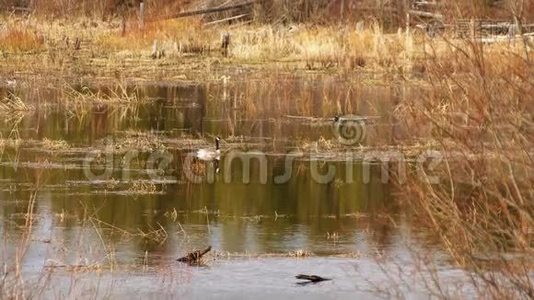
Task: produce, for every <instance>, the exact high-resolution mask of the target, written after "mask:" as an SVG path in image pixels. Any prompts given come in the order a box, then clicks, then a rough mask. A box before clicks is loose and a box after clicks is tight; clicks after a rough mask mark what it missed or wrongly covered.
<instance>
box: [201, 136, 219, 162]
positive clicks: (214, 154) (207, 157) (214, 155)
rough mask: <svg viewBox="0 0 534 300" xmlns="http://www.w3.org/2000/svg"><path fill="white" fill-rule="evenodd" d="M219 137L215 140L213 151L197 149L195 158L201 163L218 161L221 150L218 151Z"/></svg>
mask: <svg viewBox="0 0 534 300" xmlns="http://www.w3.org/2000/svg"><path fill="white" fill-rule="evenodd" d="M220 141H221V138H220V137H216V138H215V150H211V149H199V150H197V153H196V158H198V159H199V160H203V161H213V160H216V161H217V160H219V159H220V158H221V149H220Z"/></svg>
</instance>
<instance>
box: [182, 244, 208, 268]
mask: <svg viewBox="0 0 534 300" xmlns="http://www.w3.org/2000/svg"><path fill="white" fill-rule="evenodd" d="M210 251H211V246H209V247H208V248H206V249H204V250H196V251H194V252H191V253H189V254H187V255H186V256H184V257H180V258H178V259H177V261H179V262H183V263H187V264H190V265H193V264H199V263H200V261H201V258H202V256H204V255H205V254H206V253H208V252H210Z"/></svg>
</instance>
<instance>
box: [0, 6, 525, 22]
mask: <svg viewBox="0 0 534 300" xmlns="http://www.w3.org/2000/svg"><path fill="white" fill-rule="evenodd" d="M246 1H247V0H233V1H232V0H145V5H146V7H147V12H148V13H149V14H150V15H151V16H152V17H155V18H157V17H164V16H172V15H173V14H176V13H178V12H180V11H182V10H184V9H186V8H206V7H217V6H221V5H230V4H239V3H243V2H246ZM139 2H140V1H139V0H0V8H1V9H2V11H3V12H8V13H10V12H13V11H15V10H14V9H15V8H19V10H18V11H21V10H20V8H23V9H28V11H31V12H33V13H34V14H36V15H39V16H45V17H54V18H57V17H77V16H80V15H84V16H88V17H97V18H103V19H108V18H112V17H114V16H116V15H118V14H123V13H130V14H133V13H135V9H134V8H136V7H138V5H139ZM410 2H411V1H409V0H389V1H388V0H260V1H257V4H256V5H255V7H254V16H255V18H256V19H257V20H258V21H264V22H273V21H275V22H276V21H287V22H305V21H312V22H319V23H321V22H331V21H339V20H341V19H344V20H354V19H361V18H362V17H367V18H375V19H377V20H379V21H381V22H382V23H383V24H384V25H388V24H391V25H396V24H399V23H400V24H402V22H404V21H403V20H404V16H405V11H406V9H407V7H406V6H408V5H407V3H410ZM442 3H443V5H444V6H445V7H444V8H443V9H442V10H443V11H445V12H446V14H447V15H448V16H454V17H455V18H463V17H479V18H509V17H511V16H512V15H513V11H514V10H515V11H516V14H518V15H520V16H521V17H522V18H523V19H525V20H532V17H533V16H534V1H521V0H473V1H464V0H450V1H442Z"/></svg>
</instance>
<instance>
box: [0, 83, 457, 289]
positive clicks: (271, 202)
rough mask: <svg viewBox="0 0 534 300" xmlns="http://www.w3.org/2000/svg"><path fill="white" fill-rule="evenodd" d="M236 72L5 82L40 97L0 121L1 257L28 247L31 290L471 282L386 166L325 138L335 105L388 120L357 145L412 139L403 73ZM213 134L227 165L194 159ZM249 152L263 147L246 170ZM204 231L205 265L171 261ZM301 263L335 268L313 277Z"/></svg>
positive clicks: (25, 266) (195, 244) (27, 96)
mask: <svg viewBox="0 0 534 300" xmlns="http://www.w3.org/2000/svg"><path fill="white" fill-rule="evenodd" d="M232 76H233V77H229V78H224V77H223V78H217V79H216V80H212V81H210V80H204V81H200V82H165V83H158V84H147V83H137V84H136V83H132V82H130V83H127V84H124V85H118V84H111V85H109V84H108V85H102V84H98V83H84V82H76V83H74V84H72V85H71V86H70V87H57V86H55V85H43V84H37V83H32V82H23V83H20V84H19V86H17V87H3V88H0V98H3V99H11V100H9V101H15V102H16V101H17V99H19V98H20V99H21V100H22V101H23V102H25V103H27V104H28V105H29V106H31V107H30V109H29V110H27V111H18V112H10V113H6V114H4V122H3V123H2V124H1V128H0V133H1V136H2V145H1V148H0V149H1V155H2V159H1V161H0V174H1V177H0V216H1V221H0V227H1V231H2V235H3V239H4V244H3V247H1V249H0V254H1V255H0V258H1V260H2V263H3V264H4V265H5V266H6V268H5V270H4V272H7V273H8V274H9V272H10V271H8V270H11V269H10V268H12V267H13V262H14V260H15V258H16V257H21V262H20V265H21V270H22V273H23V274H24V276H25V284H28V285H29V286H35V288H32V289H31V293H32V295H33V296H45V297H60V298H75V297H91V296H96V298H105V297H113V298H127V297H128V298H132V297H133V298H136V299H137V298H146V297H163V298H176V297H178V298H181V297H183V298H201V299H205V298H228V299H235V298H247V296H251V295H255V296H256V297H258V298H262V299H268V298H269V299H270V298H273V297H283V298H290V297H297V296H298V297H307V298H312V299H314V298H336V299H338V298H354V297H358V296H360V297H361V296H365V297H377V298H380V297H389V296H400V295H404V296H409V297H422V298H426V297H427V296H429V295H430V294H429V293H430V292H434V291H433V290H432V289H431V288H430V289H429V288H428V287H426V286H425V283H427V282H431V281H432V280H431V279H432V278H433V277H432V276H437V277H438V278H439V281H440V282H443V283H444V284H445V286H447V287H449V286H450V287H451V291H457V289H458V288H459V286H458V285H459V284H460V283H462V282H463V281H465V276H466V275H465V274H464V272H463V271H461V270H457V269H455V268H454V267H452V266H451V265H450V264H449V262H448V259H447V257H446V256H445V255H444V254H443V253H442V251H440V249H439V248H438V247H437V245H436V244H435V243H434V241H433V238H432V232H425V231H423V230H422V229H420V228H419V226H418V224H417V220H413V219H412V218H411V217H410V216H409V214H408V213H407V212H405V211H404V210H403V209H402V207H399V206H398V205H397V204H396V201H395V195H396V193H397V192H398V191H395V190H394V188H393V187H392V186H391V185H390V184H388V182H387V181H383V178H382V175H383V174H382V173H381V168H380V166H379V165H373V164H371V165H370V166H369V165H366V164H364V163H363V162H362V161H361V160H357V159H355V160H350V161H349V162H346V161H342V160H339V159H337V156H335V155H334V156H332V155H331V154H332V153H330V152H329V151H326V150H325V149H332V148H336V149H338V148H337V147H338V145H336V144H337V140H336V137H335V132H333V129H332V127H333V121H332V120H333V116H335V115H336V112H338V111H345V112H350V113H352V114H357V115H367V116H374V117H376V118H375V119H374V120H375V121H374V122H373V123H372V125H369V126H366V127H365V129H364V130H365V132H364V134H362V136H361V137H360V138H359V140H358V141H357V144H353V145H351V146H349V147H344V148H343V151H344V152H343V153H347V152H354V151H358V150H357V149H358V147H359V145H360V144H362V145H391V144H394V143H395V141H396V139H399V138H408V137H409V135H408V134H406V133H404V132H402V130H401V129H400V128H398V126H397V125H396V122H395V119H394V116H393V113H392V112H393V109H394V108H395V104H396V103H398V102H399V101H400V99H401V98H402V97H404V95H405V94H406V93H408V91H407V90H406V89H405V88H403V87H384V86H378V85H365V84H360V83H355V82H352V81H350V80H347V79H343V78H338V77H336V76H330V75H328V76H327V75H309V76H304V77H297V76H294V75H287V74H277V75H276V76H269V77H268V78H265V76H263V75H261V74H259V75H258V74H252V75H251V74H244V75H232ZM304 117H306V118H304ZM309 117H314V118H309ZM362 130H363V129H362ZM215 136H220V137H221V138H222V150H223V151H222V153H223V154H222V158H221V161H220V162H219V163H218V166H219V167H220V169H221V171H220V172H219V173H215V172H214V170H215V168H216V166H215V165H214V164H213V163H209V162H208V163H204V162H199V161H195V160H190V159H189V158H190V157H191V155H190V154H191V153H194V152H195V150H197V149H198V148H213V145H212V144H213V142H212V141H213V138H214V137H215ZM15 140H16V142H15ZM332 151H333V150H332ZM236 152H237V153H239V154H240V155H242V154H243V153H245V154H247V153H248V154H251V153H252V156H253V158H252V160H251V164H250V169H248V170H247V169H246V168H243V165H244V163H243V160H242V156H239V157H238V159H235V160H230V158H229V156H231V155H232V154H233V153H236ZM288 157H289V159H288ZM288 166H289V167H288ZM329 167H334V168H335V172H334V173H333V174H332V176H331V177H328V178H326V177H321V175H325V174H327V173H328V168H329ZM288 168H289V170H290V172H288ZM191 172H192V173H191ZM285 173H289V176H287V177H283V178H282V177H281V176H282V175H283V174H285ZM247 175H250V178H249V180H246V177H247ZM192 178H193V179H200V181H199V182H196V181H195V180H192ZM280 179H283V180H280ZM32 203H34V205H31V204H32ZM29 207H31V208H32V211H31V213H32V214H31V215H32V216H33V223H32V228H31V235H30V237H29V244H28V247H27V251H26V252H25V253H24V255H23V256H20V255H18V254H20V253H21V252H20V245H21V241H22V240H24V238H25V237H26V236H25V234H26V232H27V229H28V218H27V217H28V211H29V210H28V208H29ZM208 245H211V246H212V247H213V249H214V250H213V251H212V252H211V253H210V254H209V255H208V256H207V258H206V261H205V265H204V266H200V267H192V266H188V265H184V264H181V263H179V262H176V261H175V259H176V258H178V257H180V256H183V255H185V254H187V253H188V252H190V251H192V250H194V249H200V248H205V247H206V246H208ZM303 253H304V254H305V255H302V254H303ZM302 256H304V257H302ZM428 261H431V262H432V266H433V269H432V270H431V271H430V270H429V269H425V267H424V266H423V265H424V264H423V262H428ZM299 273H304V274H317V275H321V276H324V277H329V278H332V279H333V280H332V281H327V282H323V283H319V284H315V285H299V284H297V280H296V279H295V278H294V276H295V275H297V274H299ZM6 276H7V275H6ZM460 288H461V286H460ZM458 293H459V294H461V293H462V292H461V291H458Z"/></svg>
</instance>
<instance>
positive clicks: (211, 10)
mask: <svg viewBox="0 0 534 300" xmlns="http://www.w3.org/2000/svg"><path fill="white" fill-rule="evenodd" d="M256 2H257V0H251V1H247V2H244V3H241V4H236V5H229V6H223V7H215V8H206V9H200V10H194V11H186V12H182V13H179V14H176V15H171V16H169V17H167V19H178V18H185V17H190V16H196V15H204V14H211V13H216V12H222V11H227V10H232V9H238V8H243V7H247V6H250V5H252V4H254V3H256Z"/></svg>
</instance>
